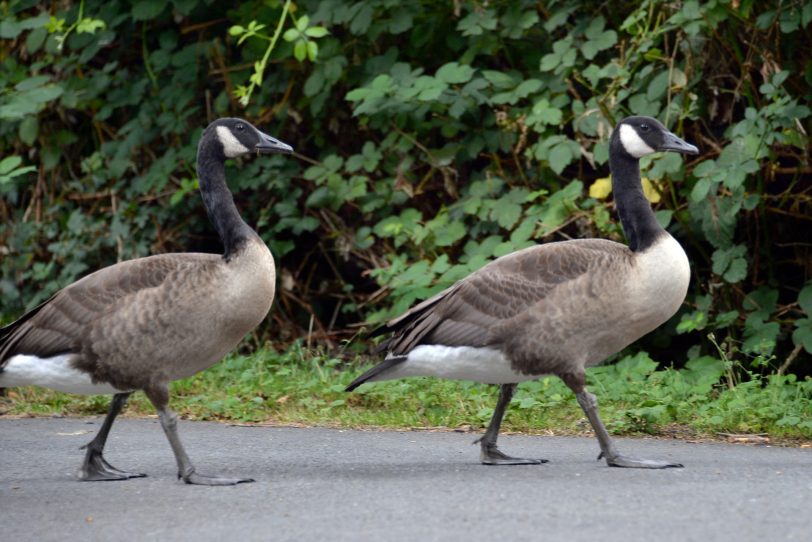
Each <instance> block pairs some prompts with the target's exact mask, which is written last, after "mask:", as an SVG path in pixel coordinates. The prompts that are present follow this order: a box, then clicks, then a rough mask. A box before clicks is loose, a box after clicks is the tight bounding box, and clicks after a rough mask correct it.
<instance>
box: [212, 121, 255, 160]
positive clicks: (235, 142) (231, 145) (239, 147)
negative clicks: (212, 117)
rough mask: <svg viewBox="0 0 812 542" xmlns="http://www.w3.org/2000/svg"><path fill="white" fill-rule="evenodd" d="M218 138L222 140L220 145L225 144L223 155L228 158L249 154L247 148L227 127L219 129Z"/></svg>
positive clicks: (219, 127)
mask: <svg viewBox="0 0 812 542" xmlns="http://www.w3.org/2000/svg"><path fill="white" fill-rule="evenodd" d="M217 137H218V138H219V139H220V143H222V144H223V154H225V155H226V156H227V157H228V158H234V157H235V156H240V155H242V154H247V153H248V152H249V151H248V149H247V148H246V146H245V145H243V144H242V143H240V140H239V139H237V137H236V136H235V135H234V134H233V133H231V130H229V129H228V128H227V127H225V126H218V127H217Z"/></svg>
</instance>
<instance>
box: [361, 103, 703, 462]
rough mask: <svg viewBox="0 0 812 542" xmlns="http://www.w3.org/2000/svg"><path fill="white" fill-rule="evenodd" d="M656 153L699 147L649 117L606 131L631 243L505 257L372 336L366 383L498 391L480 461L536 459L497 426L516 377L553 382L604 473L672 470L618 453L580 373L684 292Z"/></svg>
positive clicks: (641, 331) (556, 246) (655, 320)
mask: <svg viewBox="0 0 812 542" xmlns="http://www.w3.org/2000/svg"><path fill="white" fill-rule="evenodd" d="M657 151H676V152H681V153H687V154H697V153H698V152H699V151H698V149H697V148H696V147H695V146H693V145H690V144H688V143H686V142H685V141H683V140H682V139H680V138H678V137H677V136H675V135H674V134H672V133H671V132H669V131H668V130H666V129H665V127H664V126H663V125H662V124H660V123H659V122H658V121H657V120H655V119H653V118H649V117H628V118H626V119H624V120H622V121H621V122H620V123H619V124H618V126H617V127H616V128H615V130H614V131H613V133H612V136H611V140H610V144H609V166H610V169H611V171H612V189H613V191H614V197H615V202H616V205H617V211H618V214H619V215H620V221H621V224H622V226H623V231H624V232H625V233H626V237H627V238H628V241H629V246H625V245H622V244H620V243H615V242H612V241H608V240H605V239H581V240H573V241H563V242H557V243H547V244H544V245H538V246H534V247H530V248H527V249H524V250H520V251H517V252H514V253H512V254H508V255H506V256H502V257H501V258H498V259H496V260H494V261H493V262H491V263H489V264H488V265H486V266H485V267H483V268H481V269H479V270H478V271H476V272H474V273H472V274H471V275H469V276H468V277H466V278H464V279H462V280H460V281H459V282H457V283H456V284H454V285H453V286H451V287H450V288H448V289H446V290H444V291H442V292H440V293H439V294H437V295H435V296H434V297H431V298H430V299H428V300H426V301H423V302H422V303H418V304H417V305H415V306H414V307H412V308H411V309H410V310H408V311H407V312H405V313H404V314H402V315H401V316H399V317H397V318H395V319H393V320H391V321H390V322H388V323H387V324H385V325H384V326H382V327H381V328H379V329H378V330H376V332H375V333H374V334H373V335H378V334H382V333H388V332H391V333H392V335H391V337H389V338H388V339H387V340H385V341H384V342H383V343H381V344H380V345H379V348H378V351H379V352H384V351H385V352H386V357H385V359H384V361H383V362H382V363H381V364H379V365H377V366H375V367H373V368H372V369H370V370H369V371H367V372H366V373H364V374H362V375H361V376H359V377H358V378H357V379H355V381H353V382H352V383H351V384H350V385H349V387H347V391H352V390H354V389H355V388H357V387H358V386H360V385H361V384H363V383H364V382H370V381H376V380H388V379H393V378H401V377H407V376H439V377H445V378H454V379H464V380H475V381H479V382H486V383H491V384H500V385H501V389H500V393H499V400H498V402H497V404H496V408H495V409H494V412H493V417H492V419H491V422H490V424H489V426H488V428H487V430H486V432H485V434H484V436H483V437H482V438H480V439H479V440H478V442H479V443H480V446H481V460H482V463H484V464H488V465H521V464H538V463H543V462H545V461H544V460H539V459H519V458H513V457H509V456H507V455H505V454H504V453H502V452H501V451H499V449H498V448H497V446H496V439H497V436H498V433H499V426H500V424H501V422H502V417H503V416H504V413H505V409H506V408H507V406H508V404H509V403H510V399H511V397H512V396H513V392H514V391H515V389H516V385H517V383H518V382H522V381H525V380H533V379H536V378H538V377H539V376H542V375H548V374H554V375H557V376H559V377H560V378H561V379H562V380H564V382H565V383H566V384H567V386H569V388H570V389H572V391H574V392H575V396H576V398H577V399H578V404H580V405H581V408H582V409H583V410H584V413H585V414H586V416H587V418H588V419H589V422H590V423H591V424H592V428H593V429H594V430H595V434H596V436H597V437H598V442H599V443H600V448H601V454H600V456H598V459H600V458H601V457H605V458H606V462H607V463H608V464H609V465H610V466H615V467H641V468H665V467H681V466H682V465H680V464H678V463H669V462H663V461H651V460H646V459H635V458H631V457H627V456H624V455H621V454H620V453H619V452H618V451H617V449H616V448H615V446H614V443H613V442H612V440H611V439H610V438H609V433H608V432H607V431H606V428H605V427H604V425H603V423H602V422H601V419H600V417H599V415H598V410H597V401H596V399H595V396H594V395H592V394H591V393H589V392H588V391H587V390H586V377H585V373H584V369H585V368H586V367H590V366H593V365H596V364H598V363H599V362H601V361H602V360H604V359H605V358H606V357H607V356H610V355H612V354H614V353H616V352H618V351H620V350H621V349H622V348H624V347H625V346H627V345H628V344H630V343H632V342H633V341H635V340H637V339H638V338H640V337H642V336H643V335H645V334H646V333H648V332H650V331H652V330H653V329H655V328H656V327H657V326H659V325H660V324H662V323H664V322H665V321H666V320H668V319H669V318H670V317H671V316H672V315H673V314H674V313H675V312H676V311H677V309H678V308H679V307H680V305H681V304H682V301H683V299H684V298H685V294H686V292H687V289H688V282H689V278H690V269H689V266H688V258H687V257H686V256H685V252H684V251H683V250H682V247H680V245H679V243H678V242H677V241H676V240H674V238H673V237H671V235H669V234H668V233H667V232H666V231H665V230H664V229H663V228H662V227H661V226H660V225H659V224H658V223H657V220H656V219H655V217H654V213H653V212H652V210H651V206H650V205H649V203H648V201H647V200H646V198H645V197H644V196H643V190H642V185H641V179H640V164H639V159H640V158H641V157H642V156H645V155H647V154H651V153H654V152H657Z"/></svg>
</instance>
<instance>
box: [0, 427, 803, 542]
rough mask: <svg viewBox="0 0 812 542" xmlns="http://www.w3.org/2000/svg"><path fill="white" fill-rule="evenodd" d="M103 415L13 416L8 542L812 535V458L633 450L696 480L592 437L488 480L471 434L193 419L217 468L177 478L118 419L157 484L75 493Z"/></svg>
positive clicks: (715, 447)
mask: <svg viewBox="0 0 812 542" xmlns="http://www.w3.org/2000/svg"><path fill="white" fill-rule="evenodd" d="M100 423H101V418H80V419H75V418H51V419H45V418H40V419H2V418H0V537H2V539H3V540H10V541H11V540H13V541H15V542H20V541H28V540H32V541H33V540H36V541H50V540H54V541H57V540H58V541H60V542H65V541H70V540H83V541H87V540H163V541H175V540H181V541H185V540H190V541H195V542H201V541H207V540H273V541H282V540H296V541H309V540H329V541H332V540H338V541H342V540H353V541H355V540H376V541H388V540H394V541H398V540H408V541H410V542H414V541H429V540H443V541H446V540H452V541H453V540H466V541H469V540H509V541H521V540H551V541H555V540H566V541H568V542H569V541H581V540H584V541H587V540H589V541H600V542H609V541H615V540H623V541H637V540H646V541H655V540H657V541H671V540H674V541H692V540H696V541H703V542H704V541H712V540H736V541H750V540H753V541H756V540H757V541H760V542H763V541H774V540H812V513H810V510H812V508H811V507H812V450H809V449H800V448H795V449H790V448H775V447H768V446H761V447H754V446H744V445H728V444H718V443H707V444H692V443H686V442H681V441H673V440H649V439H619V441H618V444H619V446H620V448H621V450H622V451H624V452H627V453H629V454H636V455H639V456H642V457H651V458H664V459H674V460H678V461H681V462H683V463H684V464H685V466H686V468H684V469H668V470H662V471H646V470H634V469H617V468H609V467H607V466H606V465H605V463H604V462H603V461H600V462H599V461H595V457H596V454H597V451H598V449H597V443H596V442H595V440H594V439H591V438H567V437H537V436H503V437H502V438H501V439H500V444H501V445H502V448H503V449H504V450H505V451H507V452H509V453H511V454H514V455H520V456H524V457H544V458H546V459H549V460H550V463H547V464H546V465H540V466H513V467H486V466H482V465H480V464H479V463H478V461H477V460H478V447H476V446H471V441H472V439H473V438H474V435H471V434H460V433H438V432H377V431H348V430H343V431H342V430H337V429H323V428H288V427H281V428H278V427H234V426H228V425H222V424H215V423H204V422H181V424H180V431H181V437H182V438H183V441H184V443H185V444H186V446H187V448H188V451H189V453H190V455H191V457H192V460H193V461H194V462H195V464H196V465H197V467H198V470H199V471H200V472H203V473H207V472H208V473H221V474H231V475H238V476H242V475H244V476H252V477H254V478H256V480H257V481H256V483H253V484H241V485H238V486H234V487H215V488H210V487H197V486H187V485H184V484H182V483H180V482H178V481H177V480H176V478H175V464H174V459H173V456H172V453H171V451H170V449H169V445H168V443H167V442H166V439H165V437H164V435H163V432H162V431H161V427H160V425H159V424H158V423H157V421H156V420H143V419H121V420H119V421H117V422H116V425H115V427H114V428H113V431H112V433H111V436H110V441H109V442H108V449H107V454H106V457H107V459H108V460H109V461H110V463H112V464H113V465H115V466H116V467H119V468H123V469H128V470H133V471H140V472H146V473H148V475H149V477H147V478H142V479H133V480H128V481H124V482H78V481H76V480H75V478H74V473H75V471H76V469H77V467H78V465H79V463H80V462H81V459H82V456H83V452H82V451H81V450H79V446H81V445H82V444H84V443H85V442H87V441H88V440H90V438H92V436H93V433H94V432H95V431H96V430H97V429H98V427H99V425H100Z"/></svg>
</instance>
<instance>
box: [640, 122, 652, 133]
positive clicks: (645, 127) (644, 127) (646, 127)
mask: <svg viewBox="0 0 812 542" xmlns="http://www.w3.org/2000/svg"><path fill="white" fill-rule="evenodd" d="M649 130H650V128H649V125H648V124H641V125H640V131H641V132H648V131H649Z"/></svg>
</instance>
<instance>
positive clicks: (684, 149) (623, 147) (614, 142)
mask: <svg viewBox="0 0 812 542" xmlns="http://www.w3.org/2000/svg"><path fill="white" fill-rule="evenodd" d="M610 147H611V148H612V150H613V151H615V152H618V153H625V154H627V155H628V156H631V157H632V158H642V157H643V156H646V155H647V154H652V153H655V152H666V151H673V152H680V153H683V154H699V149H697V148H696V147H695V146H694V145H691V144H690V143H687V142H685V141H684V140H682V139H680V138H679V137H677V136H676V135H674V134H673V133H671V132H669V131H668V129H666V127H665V126H663V125H662V124H661V123H660V121H658V120H657V119H654V118H652V117H626V118H625V119H623V120H622V121H620V122H619V123H618V125H617V126H616V127H615V130H614V131H613V132H612V139H611V141H610Z"/></svg>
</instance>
